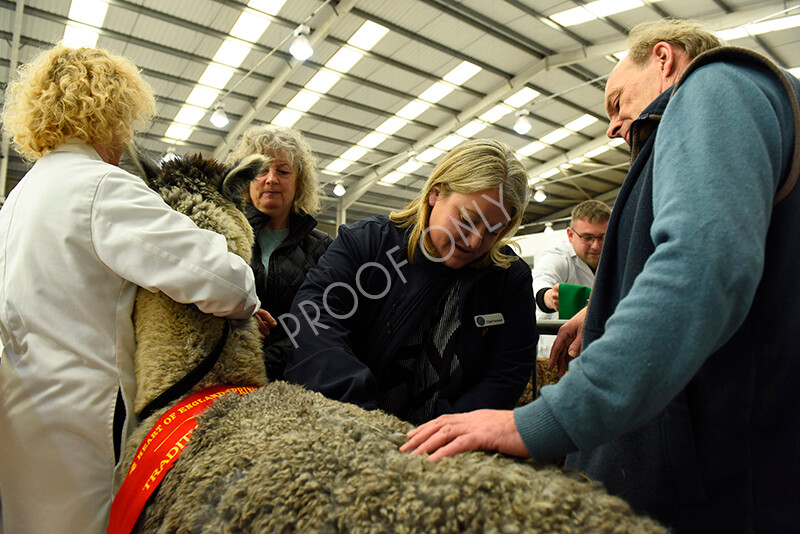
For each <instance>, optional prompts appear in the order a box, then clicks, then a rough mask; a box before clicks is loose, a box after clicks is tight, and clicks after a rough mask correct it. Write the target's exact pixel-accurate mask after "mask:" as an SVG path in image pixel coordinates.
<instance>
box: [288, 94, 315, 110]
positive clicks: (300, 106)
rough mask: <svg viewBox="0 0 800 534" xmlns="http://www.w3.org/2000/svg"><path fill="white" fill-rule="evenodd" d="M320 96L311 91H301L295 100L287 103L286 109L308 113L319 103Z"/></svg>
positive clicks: (295, 96)
mask: <svg viewBox="0 0 800 534" xmlns="http://www.w3.org/2000/svg"><path fill="white" fill-rule="evenodd" d="M318 100H319V95H318V94H315V93H312V92H310V91H300V92H299V93H297V94H296V95H294V98H292V99H291V100H289V102H287V104H286V107H287V108H291V109H296V110H297V111H308V110H309V109H311V106H313V105H314V104H316V103H317V101H318Z"/></svg>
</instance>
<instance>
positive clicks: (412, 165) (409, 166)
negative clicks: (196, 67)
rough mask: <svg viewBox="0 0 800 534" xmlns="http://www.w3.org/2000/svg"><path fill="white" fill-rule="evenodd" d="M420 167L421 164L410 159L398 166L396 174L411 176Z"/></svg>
mask: <svg viewBox="0 0 800 534" xmlns="http://www.w3.org/2000/svg"><path fill="white" fill-rule="evenodd" d="M420 167H422V163H420V162H419V161H417V160H416V159H414V158H411V159H409V160H408V161H406V162H405V163H403V164H402V165H400V166H399V167H397V172H402V173H404V174H411V173H412V172H414V171H416V170H417V169H419V168H420Z"/></svg>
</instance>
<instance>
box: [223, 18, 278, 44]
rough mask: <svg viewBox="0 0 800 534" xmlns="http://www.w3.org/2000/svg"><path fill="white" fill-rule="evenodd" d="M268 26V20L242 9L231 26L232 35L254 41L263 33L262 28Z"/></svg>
mask: <svg viewBox="0 0 800 534" xmlns="http://www.w3.org/2000/svg"><path fill="white" fill-rule="evenodd" d="M268 26H269V20H268V19H267V18H266V17H264V16H262V15H259V14H257V13H255V12H252V11H242V14H241V15H239V18H238V19H237V20H236V24H234V25H233V28H231V31H230V34H231V36H232V37H236V38H237V39H242V40H243V41H249V42H251V43H255V42H256V41H258V40H259V39H261V36H262V35H263V34H264V30H266V29H267V27H268Z"/></svg>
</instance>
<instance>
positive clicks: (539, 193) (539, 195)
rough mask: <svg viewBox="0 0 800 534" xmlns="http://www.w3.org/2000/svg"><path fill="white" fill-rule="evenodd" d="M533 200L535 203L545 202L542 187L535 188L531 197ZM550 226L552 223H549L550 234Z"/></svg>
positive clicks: (545, 196)
mask: <svg viewBox="0 0 800 534" xmlns="http://www.w3.org/2000/svg"><path fill="white" fill-rule="evenodd" d="M533 200H535V201H536V202H544V201H545V200H547V194H546V193H545V192H544V188H542V187H537V188H536V193H535V194H534V195H533ZM552 226H553V223H550V231H551V232H552V230H553V228H552Z"/></svg>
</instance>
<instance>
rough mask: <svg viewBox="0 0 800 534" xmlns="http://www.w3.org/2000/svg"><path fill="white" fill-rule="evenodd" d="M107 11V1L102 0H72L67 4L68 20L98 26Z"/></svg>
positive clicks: (100, 24)
mask: <svg viewBox="0 0 800 534" xmlns="http://www.w3.org/2000/svg"><path fill="white" fill-rule="evenodd" d="M106 11H108V2H105V1H102V0H72V4H70V6H69V15H67V17H69V19H70V20H75V21H77V22H82V23H84V24H89V25H90V26H95V27H97V28H100V27H101V26H102V25H103V20H105V18H106Z"/></svg>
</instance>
